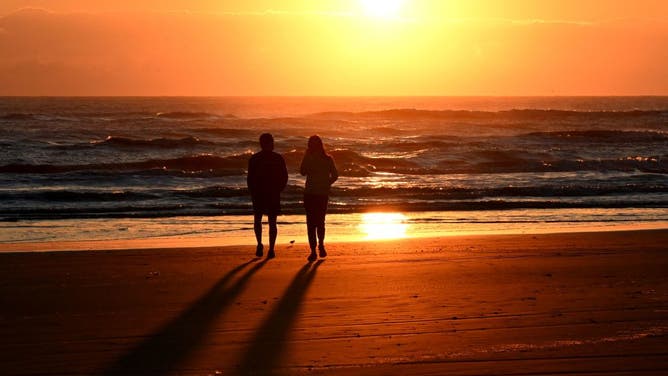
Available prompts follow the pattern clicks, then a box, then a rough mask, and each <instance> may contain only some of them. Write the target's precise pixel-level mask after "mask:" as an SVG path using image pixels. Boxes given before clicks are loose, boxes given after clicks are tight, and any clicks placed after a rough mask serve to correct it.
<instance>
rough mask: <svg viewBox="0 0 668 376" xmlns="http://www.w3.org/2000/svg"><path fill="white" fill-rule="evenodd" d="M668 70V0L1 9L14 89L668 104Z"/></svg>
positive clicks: (3, 58) (310, 0)
mask: <svg viewBox="0 0 668 376" xmlns="http://www.w3.org/2000/svg"><path fill="white" fill-rule="evenodd" d="M388 7H390V8H391V9H390V8H388ZM392 7H394V8H392ZM666 67H668V1H664V0H636V1H628V0H579V1H578V0H542V1H541V0H509V1H497V0H470V1H464V0H457V1H455V0H404V1H400V0H386V1H385V5H373V4H371V5H369V4H366V3H365V1H362V0H323V1H317V0H283V1H269V0H244V1H237V0H234V1H231V0H218V1H213V0H201V1H187V0H144V1H141V0H108V1H107V0H97V1H83V0H58V1H57V0H41V1H39V0H32V1H31V0H3V1H2V2H0V95H668V73H667V72H668V71H667V69H666Z"/></svg>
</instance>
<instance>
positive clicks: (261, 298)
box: [0, 230, 668, 375]
mask: <svg viewBox="0 0 668 376" xmlns="http://www.w3.org/2000/svg"><path fill="white" fill-rule="evenodd" d="M253 248H254V247H226V248H221V247H218V248H190V249H149V250H120V251H119V250H116V251H96V252H53V253H15V254H1V255H0V273H2V278H1V279H0V281H1V282H0V307H1V308H0V309H1V314H0V338H2V340H1V341H0V374H2V375H24V374H26V375H60V374H66V375H73V374H118V375H131V374H185V375H190V374H193V375H214V374H221V375H236V374H285V375H293V374H294V375H547V374H550V375H552V374H578V375H599V374H606V375H637V374H647V375H658V374H668V337H667V336H666V335H667V334H668V275H667V273H668V252H667V251H668V230H659V231H634V232H607V233H573V234H553V235H503V236H477V237H447V238H446V237H444V238H437V239H412V240H400V241H391V242H379V243H349V244H344V243H341V244H330V245H329V248H328V249H329V253H330V257H329V258H328V259H327V260H325V261H321V262H317V263H314V264H310V265H309V264H307V263H306V255H307V253H306V250H305V248H304V246H293V247H279V248H278V249H277V254H278V257H277V258H276V259H274V260H270V261H268V262H267V261H264V260H254V259H253V257H252V255H253V251H254V249H253Z"/></svg>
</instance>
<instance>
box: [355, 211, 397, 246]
mask: <svg viewBox="0 0 668 376" xmlns="http://www.w3.org/2000/svg"><path fill="white" fill-rule="evenodd" d="M407 229H408V224H407V223H406V216H405V215H403V214H401V213H366V214H362V223H361V224H360V230H361V231H362V233H364V234H366V238H367V239H375V240H377V239H398V238H405V237H406V230H407Z"/></svg>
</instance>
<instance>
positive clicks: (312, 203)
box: [304, 194, 329, 224]
mask: <svg viewBox="0 0 668 376" xmlns="http://www.w3.org/2000/svg"><path fill="white" fill-rule="evenodd" d="M328 201H329V197H328V196H326V195H312V194H304V209H306V221H307V222H309V223H313V224H323V223H325V214H327V203H328Z"/></svg>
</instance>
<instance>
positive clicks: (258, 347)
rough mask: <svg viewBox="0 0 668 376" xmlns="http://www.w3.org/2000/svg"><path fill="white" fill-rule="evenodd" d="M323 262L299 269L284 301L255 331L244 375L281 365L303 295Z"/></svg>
mask: <svg viewBox="0 0 668 376" xmlns="http://www.w3.org/2000/svg"><path fill="white" fill-rule="evenodd" d="M324 261H325V260H319V261H317V262H316V263H315V264H311V263H308V264H306V265H304V266H303V267H302V268H301V269H299V271H298V272H297V275H295V277H294V278H293V279H292V282H291V283H290V285H289V286H288V288H287V289H286V290H285V293H284V294H283V297H282V298H281V300H280V301H278V303H277V304H276V307H275V308H274V309H273V310H272V311H271V313H270V314H269V316H268V317H267V318H266V319H265V321H264V322H263V323H262V325H261V326H260V328H259V329H258V330H257V331H256V332H255V336H254V337H253V339H252V340H251V344H250V345H249V348H248V349H247V351H246V352H245V353H244V355H243V356H242V358H241V362H240V364H239V373H240V374H241V375H264V374H270V373H271V372H272V370H273V369H274V368H276V367H277V366H278V365H279V364H280V361H281V358H282V356H283V355H284V354H283V353H284V351H285V345H286V344H285V342H286V339H287V336H288V334H289V332H290V329H292V326H293V325H294V322H295V320H296V319H297V313H298V312H299V309H300V306H301V303H302V300H303V298H304V295H305V294H306V291H307V290H308V288H309V286H310V284H311V282H313V278H314V277H315V273H316V271H317V269H318V267H319V266H320V264H322V263H323V262H324Z"/></svg>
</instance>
